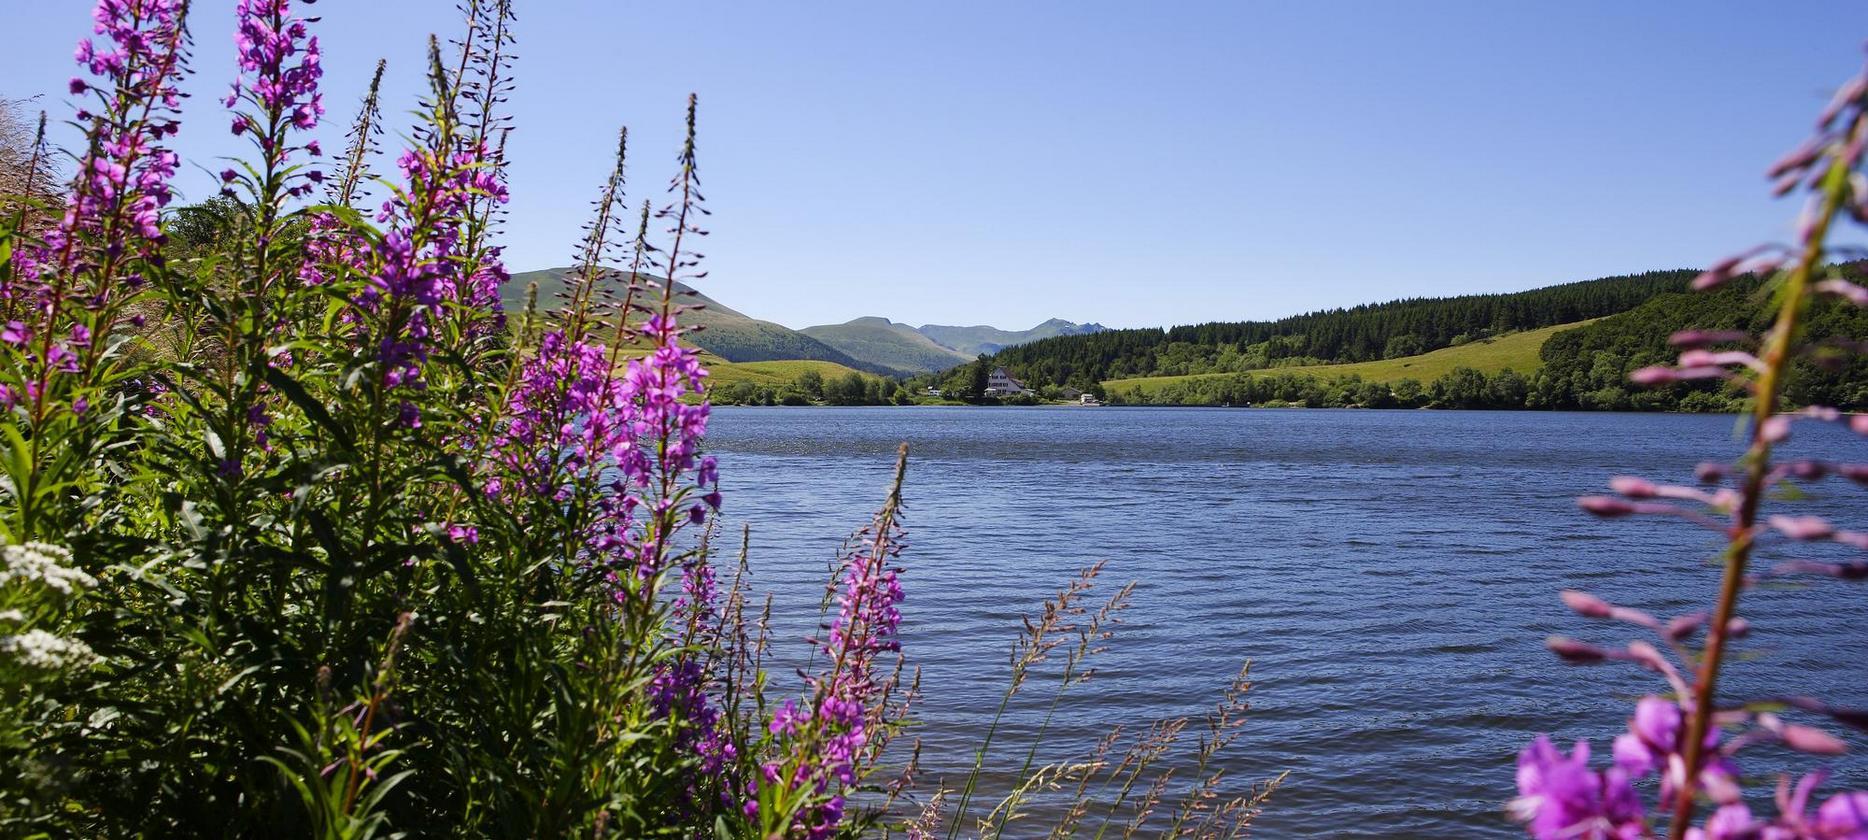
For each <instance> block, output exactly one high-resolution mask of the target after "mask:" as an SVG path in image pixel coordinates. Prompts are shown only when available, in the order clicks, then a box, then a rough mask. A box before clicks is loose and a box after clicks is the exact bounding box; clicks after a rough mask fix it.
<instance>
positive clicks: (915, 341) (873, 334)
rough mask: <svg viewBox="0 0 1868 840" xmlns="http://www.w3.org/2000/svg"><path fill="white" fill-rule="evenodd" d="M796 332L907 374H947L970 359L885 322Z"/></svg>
mask: <svg viewBox="0 0 1868 840" xmlns="http://www.w3.org/2000/svg"><path fill="white" fill-rule="evenodd" d="M799 332H802V333H804V334H805V335H807V336H809V337H811V338H814V339H817V340H818V341H821V342H823V343H824V344H826V345H829V346H830V347H832V348H834V349H836V350H837V351H838V352H841V353H843V354H844V355H847V356H849V357H850V358H853V359H857V360H860V361H864V362H868V363H870V364H872V365H876V366H879V367H884V368H888V369H890V370H896V371H901V372H903V373H908V374H915V373H928V372H931V371H937V370H946V369H948V368H950V367H953V366H954V365H958V364H961V363H963V362H968V361H971V360H972V359H973V357H972V356H969V355H967V354H965V353H962V352H959V351H957V350H953V349H950V348H947V347H942V346H941V345H939V344H936V343H935V342H934V340H933V339H931V338H928V337H927V336H925V335H922V334H921V333H919V332H917V331H916V330H915V328H914V327H911V326H908V325H907V324H897V323H895V322H894V321H890V320H889V319H887V318H874V317H871V318H857V319H856V320H854V321H849V322H846V323H842V324H824V325H821V326H816V327H805V328H804V329H802V330H799Z"/></svg>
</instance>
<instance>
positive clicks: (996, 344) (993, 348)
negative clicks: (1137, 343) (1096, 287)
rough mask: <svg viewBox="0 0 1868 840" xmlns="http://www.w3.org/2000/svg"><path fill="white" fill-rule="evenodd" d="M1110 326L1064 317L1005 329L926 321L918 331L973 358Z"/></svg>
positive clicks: (1099, 330)
mask: <svg viewBox="0 0 1868 840" xmlns="http://www.w3.org/2000/svg"><path fill="white" fill-rule="evenodd" d="M1106 329H1108V328H1107V327H1105V326H1103V325H1102V324H1078V323H1075V322H1072V321H1066V320H1064V319H1062V318H1052V319H1051V320H1049V321H1045V322H1044V323H1042V324H1039V325H1037V326H1035V327H1032V328H1031V329H1028V330H1002V329H999V328H998V327H987V326H975V327H950V326H945V325H942V324H923V325H922V326H921V328H920V329H919V330H918V332H920V333H921V334H922V335H925V336H927V337H928V338H931V339H934V342H935V343H936V344H939V345H941V346H942V347H947V348H951V349H953V350H955V351H957V352H959V353H960V354H961V355H962V356H965V357H967V358H972V357H974V356H977V355H979V354H981V353H997V352H999V351H1000V350H1004V349H1005V348H1007V347H1016V346H1018V345H1020V344H1030V343H1031V342H1033V341H1038V340H1040V339H1045V338H1055V337H1057V336H1060V335H1089V334H1090V333H1099V332H1103V331H1104V330H1106Z"/></svg>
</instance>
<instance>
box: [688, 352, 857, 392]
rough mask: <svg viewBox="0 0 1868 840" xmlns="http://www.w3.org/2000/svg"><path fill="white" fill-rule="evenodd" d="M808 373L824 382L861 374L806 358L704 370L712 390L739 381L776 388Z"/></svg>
mask: <svg viewBox="0 0 1868 840" xmlns="http://www.w3.org/2000/svg"><path fill="white" fill-rule="evenodd" d="M807 370H814V371H817V374H818V375H819V376H822V377H824V378H825V379H829V378H831V377H833V376H843V375H845V374H850V373H860V371H857V370H856V369H854V368H851V367H848V366H845V365H840V364H837V363H836V362H819V361H811V360H805V359H792V360H788V361H779V362H719V363H715V364H712V365H709V366H708V367H707V374H708V375H707V382H708V385H709V386H711V387H714V388H720V387H724V386H727V385H737V384H739V383H741V382H750V383H752V384H754V385H768V386H771V387H774V388H776V387H780V386H784V385H790V384H791V383H793V382H796V381H798V376H799V375H800V374H803V373H804V372H805V371H807Z"/></svg>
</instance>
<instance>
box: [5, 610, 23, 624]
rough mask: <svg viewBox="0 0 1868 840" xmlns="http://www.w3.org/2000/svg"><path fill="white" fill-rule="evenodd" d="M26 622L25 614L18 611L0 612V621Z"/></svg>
mask: <svg viewBox="0 0 1868 840" xmlns="http://www.w3.org/2000/svg"><path fill="white" fill-rule="evenodd" d="M25 620H26V614H25V613H23V612H20V611H19V610H0V621H11V622H14V623H18V622H21V621H25Z"/></svg>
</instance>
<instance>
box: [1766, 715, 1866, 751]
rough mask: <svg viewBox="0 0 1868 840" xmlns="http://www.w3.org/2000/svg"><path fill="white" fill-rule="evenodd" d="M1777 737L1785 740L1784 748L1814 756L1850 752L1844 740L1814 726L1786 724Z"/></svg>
mask: <svg viewBox="0 0 1868 840" xmlns="http://www.w3.org/2000/svg"><path fill="white" fill-rule="evenodd" d="M1777 737H1778V738H1780V739H1782V740H1783V742H1784V746H1786V747H1789V748H1791V749H1793V750H1796V751H1798V752H1806V753H1810V754H1812V755H1841V754H1843V753H1845V752H1848V751H1849V747H1848V745H1847V744H1844V743H1842V739H1840V738H1837V737H1836V736H1834V735H1831V734H1829V733H1827V732H1824V731H1822V730H1821V729H1817V728H1816V727H1813V726H1803V725H1801V724H1795V723H1790V724H1785V725H1784V726H1783V728H1782V729H1780V730H1778V732H1777Z"/></svg>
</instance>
